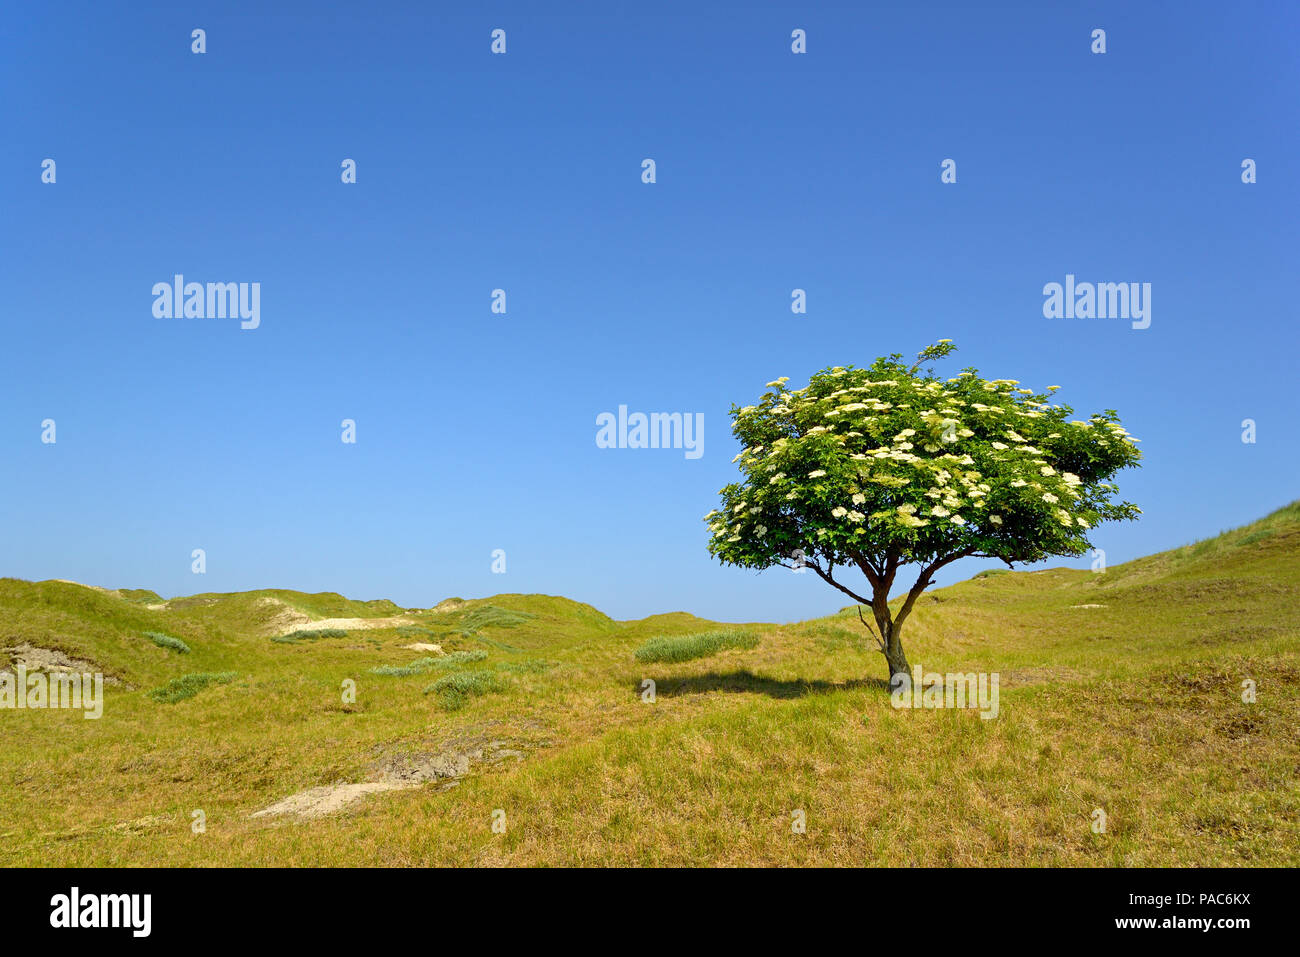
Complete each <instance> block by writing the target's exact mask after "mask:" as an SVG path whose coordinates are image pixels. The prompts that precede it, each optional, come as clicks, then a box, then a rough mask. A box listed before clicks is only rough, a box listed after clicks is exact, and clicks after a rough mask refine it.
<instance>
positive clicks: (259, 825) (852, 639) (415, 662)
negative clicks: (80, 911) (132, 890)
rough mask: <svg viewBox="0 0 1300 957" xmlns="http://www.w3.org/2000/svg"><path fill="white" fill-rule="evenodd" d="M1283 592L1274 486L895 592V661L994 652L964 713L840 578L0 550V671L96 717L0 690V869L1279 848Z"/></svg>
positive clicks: (1148, 853)
mask: <svg viewBox="0 0 1300 957" xmlns="http://www.w3.org/2000/svg"><path fill="white" fill-rule="evenodd" d="M1298 586H1300V503H1297V504H1293V505H1291V506H1288V507H1287V508H1284V509H1282V510H1280V511H1278V512H1276V513H1274V514H1273V515H1270V516H1268V517H1267V518H1265V519H1263V520H1261V521H1259V522H1256V523H1254V524H1253V525H1250V526H1248V527H1246V528H1242V529H1237V530H1235V531H1232V532H1228V533H1225V534H1223V535H1221V536H1218V537H1216V538H1213V539H1210V540H1207V541H1204V542H1200V543H1197V544H1194V545H1190V546H1187V547H1183V548H1179V549H1175V550H1173V551H1168V552H1163V553H1160V554H1157V555H1152V556H1149V557H1147V558H1143V559H1139V560H1136V561H1132V562H1129V563H1127V564H1124V565H1119V566H1112V567H1111V568H1109V569H1107V570H1106V571H1105V572H1104V573H1100V574H1096V573H1092V572H1090V571H1086V570H1074V569H1064V568H1055V569H1047V570H1037V571H1028V572H1026V571H1011V572H1006V573H1002V574H982V575H978V576H976V577H975V578H973V579H971V580H969V581H965V582H961V583H959V584H956V585H952V586H950V587H946V588H941V589H937V590H934V591H932V592H926V593H925V595H924V596H923V597H922V598H921V599H920V600H919V601H918V602H917V603H916V607H915V609H914V611H913V613H912V616H911V619H910V621H909V623H908V627H909V654H910V656H911V659H912V661H913V663H914V664H916V665H921V666H923V667H924V668H925V669H926V670H933V671H939V672H947V671H954V672H975V671H979V672H990V673H992V672H996V673H998V674H999V675H1000V680H1001V685H1000V694H1001V702H1000V708H999V711H998V715H997V717H996V719H995V720H984V719H982V718H981V717H980V716H979V714H977V713H976V712H974V711H971V710H960V709H939V710H904V709H897V708H895V707H893V706H892V705H891V698H890V693H889V688H888V687H887V685H886V683H885V681H884V680H883V678H882V677H881V672H882V667H881V660H880V654H879V652H878V651H877V650H876V648H875V645H874V643H873V642H872V640H871V639H870V637H869V636H868V635H867V634H866V633H865V630H864V629H863V628H862V626H861V624H860V623H859V620H858V614H857V610H856V609H855V608H854V607H852V606H850V607H848V608H844V609H842V610H840V611H839V612H837V613H834V614H830V615H827V616H826V617H824V618H820V619H816V620H812V621H806V622H802V623H799V624H794V625H782V626H778V625H767V624H762V623H744V624H723V623H718V622H712V621H705V620H702V619H698V618H695V617H693V616H691V615H689V614H685V613H674V614H666V615H656V616H653V617H651V618H647V619H644V620H640V621H615V620H613V619H611V618H609V617H607V616H606V615H604V614H602V613H601V612H600V611H598V610H596V609H595V608H593V607H591V606H589V605H584V604H579V603H577V602H574V601H570V600H568V599H565V598H557V597H550V596H543V595H497V596H494V597H491V598H487V599H483V600H471V601H463V600H459V599H455V600H448V601H444V602H442V603H441V604H439V605H438V606H435V607H433V608H424V609H404V608H400V607H398V606H396V605H394V604H393V603H391V602H387V601H371V602H359V601H352V600H349V599H346V598H343V597H342V596H340V595H335V594H315V595H309V594H303V593H298V592H292V591H279V590H266V591H256V592H246V593H238V594H204V595H195V596H190V597H186V598H173V599H171V600H165V599H163V598H162V597H161V596H158V595H156V594H154V593H153V592H149V591H145V590H143V589H137V590H123V591H109V590H105V589H102V588H94V587H88V586H83V585H77V584H71V583H67V582H59V581H44V582H35V583H33V582H27V581H21V580H17V579H0V669H5V668H8V669H9V670H10V671H15V670H16V668H17V665H18V664H19V663H26V662H31V661H37V660H38V659H39V660H44V661H71V662H77V663H82V664H89V665H90V666H93V668H94V669H95V670H97V671H100V672H102V673H103V674H104V675H105V679H106V683H105V689H104V709H103V716H102V718H100V719H98V720H87V719H86V718H84V717H83V714H82V713H81V712H79V711H76V710H66V709H65V710H52V709H21V710H19V709H8V708H6V709H0V745H2V746H0V834H3V837H4V840H3V842H2V843H0V863H2V864H5V865H11V866H12V865H36V866H46V865H109V866H122V865H132V866H134V865H162V866H172V865H351V864H355V865H418V864H435V865H436V864H445V865H497V864H513V865H541V864H549V865H569V864H577V865H616V864H641V865H747V864H756V865H853V866H857V865H917V866H935V865H985V864H987V865H1074V866H1116V865H1119V866H1212V865H1240V864H1247V865H1286V866H1296V865H1298V864H1300V789H1297V786H1296V784H1297V781H1296V778H1297V770H1298V769H1300V739H1297V736H1296V729H1297V728H1298V727H1300V655H1298V654H1297V647H1298V639H1300V597H1298V596H1300V587H1298ZM828 597H830V596H828ZM318 622H328V624H324V625H317V626H315V627H313V623H318ZM295 629H296V630H298V631H299V640H293V641H273V640H271V639H273V638H276V637H284V636H287V635H291V634H292V633H293V632H294V630H295ZM313 630H315V631H318V632H320V634H317V635H312V634H310V633H311V631H313ZM719 632H722V633H726V634H731V635H733V636H734V635H735V634H736V633H737V632H739V633H740V634H742V635H747V636H750V637H752V639H753V640H752V641H751V640H749V638H746V639H745V640H742V641H718V640H716V635H717V633H719ZM709 635H714V636H715V638H708V637H707V636H709ZM157 636H165V637H167V638H170V639H173V640H172V641H162V640H160V639H159V638H158V637H157ZM413 642H421V643H428V645H429V646H431V647H436V648H437V649H438V650H437V651H436V652H430V651H428V650H416V647H423V646H415V647H411V646H412V643H413ZM182 647H183V648H185V649H188V652H185V651H182ZM646 647H650V648H660V649H665V648H666V649H669V650H668V651H666V652H664V653H663V654H661V655H658V656H656V655H655V654H653V653H643V654H642V655H640V659H641V660H638V654H637V651H638V649H643V648H646ZM673 649H677V650H673ZM694 652H700V653H701V654H702V656H697V654H695V653H694ZM42 656H44V657H42ZM24 666H25V667H26V666H27V665H24ZM31 667H35V666H34V665H32V666H31ZM47 667H49V668H55V667H56V665H54V664H50V665H48V666H47ZM1246 688H1253V689H1254V692H1255V693H1254V696H1253V697H1254V700H1253V701H1248V700H1243V699H1244V698H1248V697H1250V696H1249V695H1247V694H1246V692H1245V690H1244V689H1246ZM1099 809H1100V810H1101V811H1103V812H1104V817H1105V822H1106V824H1105V829H1104V831H1100V832H1099V831H1098V830H1097V829H1096V824H1095V822H1096V819H1097V815H1096V812H1097V810H1099ZM200 812H201V813H200ZM259 812H262V813H259ZM799 822H802V823H803V825H804V826H803V829H802V830H801V829H800V828H799V827H798V826H794V825H797V824H798V823H799ZM494 824H495V825H496V827H495V829H494Z"/></svg>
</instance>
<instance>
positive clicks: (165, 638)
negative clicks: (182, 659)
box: [144, 631, 190, 655]
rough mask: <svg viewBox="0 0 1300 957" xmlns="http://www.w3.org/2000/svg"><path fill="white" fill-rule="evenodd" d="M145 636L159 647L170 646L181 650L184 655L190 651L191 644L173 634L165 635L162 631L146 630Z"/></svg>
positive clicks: (175, 649) (172, 648) (174, 649)
mask: <svg viewBox="0 0 1300 957" xmlns="http://www.w3.org/2000/svg"><path fill="white" fill-rule="evenodd" d="M144 636H145V637H146V638H148V639H149V640H150V641H152V642H153V643H154V644H155V645H157V646H158V647H159V648H170V649H171V650H172V651H179V652H180V653H181V654H183V655H188V654H189V653H190V646H189V645H187V644H185V642H183V641H181V640H180V639H179V638H176V637H173V636H172V635H164V634H163V633H162V632H161V631H146V632H145V633H144Z"/></svg>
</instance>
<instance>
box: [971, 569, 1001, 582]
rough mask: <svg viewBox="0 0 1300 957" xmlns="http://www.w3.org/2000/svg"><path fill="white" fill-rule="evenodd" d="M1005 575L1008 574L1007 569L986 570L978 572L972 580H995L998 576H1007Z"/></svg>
mask: <svg viewBox="0 0 1300 957" xmlns="http://www.w3.org/2000/svg"><path fill="white" fill-rule="evenodd" d="M1005 574H1007V569H1005V568H986V569H984V571H982V572H976V573H975V574H974V575H972V576H971V580H972V581H974V580H975V579H979V578H994V577H996V576H998V575H1005Z"/></svg>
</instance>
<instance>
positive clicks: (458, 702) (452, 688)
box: [424, 671, 506, 711]
mask: <svg viewBox="0 0 1300 957" xmlns="http://www.w3.org/2000/svg"><path fill="white" fill-rule="evenodd" d="M505 687H506V686H505V682H503V681H502V680H501V679H500V678H498V677H497V676H496V674H495V673H494V672H491V671H457V672H455V673H453V674H449V675H443V676H442V677H441V678H439V679H438V680H437V681H435V682H434V683H433V684H431V685H429V686H428V687H427V688H425V689H424V693H425V694H433V695H436V696H437V699H438V704H440V705H441V706H442V707H443V708H444V709H446V710H447V711H455V710H456V709H457V708H462V707H464V706H465V704H466V702H468V701H469V699H470V698H473V697H477V696H478V695H485V694H491V693H492V692H495V691H503V690H505Z"/></svg>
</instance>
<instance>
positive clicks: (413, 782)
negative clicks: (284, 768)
mask: <svg viewBox="0 0 1300 957" xmlns="http://www.w3.org/2000/svg"><path fill="white" fill-rule="evenodd" d="M508 744H509V742H506V741H486V740H478V741H473V742H467V743H464V744H462V745H461V746H459V747H453V748H449V749H448V750H446V751H440V752H438V753H436V754H430V753H411V754H396V755H391V756H389V757H387V758H385V759H383V760H382V761H381V762H380V763H379V764H378V765H377V766H376V769H375V770H376V771H377V774H378V780H374V781H362V782H358V783H355V784H349V783H346V782H339V783H337V784H326V785H321V786H319V787H314V788H307V789H306V790H305V791H299V792H298V793H297V794H291V795H289V796H288V797H287V798H284V799H283V800H281V801H277V802H275V803H274V804H272V805H270V806H269V807H264V808H262V810H260V811H254V812H253V814H252V815H251V816H252V817H280V816H283V815H292V816H294V817H298V818H304V819H310V818H314V817H322V816H324V815H326V814H334V813H335V812H337V811H341V810H342V809H343V808H345V807H347V806H348V805H349V804H352V803H353V802H355V801H358V800H360V799H361V798H363V797H365V796H366V795H367V794H382V793H383V792H385V791H408V790H411V789H413V788H418V787H423V786H424V785H426V784H430V783H441V786H442V787H444V788H449V787H455V786H456V784H457V783H458V782H459V779H460V778H462V777H464V776H465V775H466V774H468V773H469V772H470V769H471V768H472V767H473V766H474V765H475V764H498V763H500V762H502V761H506V760H511V759H513V760H515V761H522V760H523V758H524V753H523V752H522V751H519V750H516V749H514V748H510V747H507V745H508Z"/></svg>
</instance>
